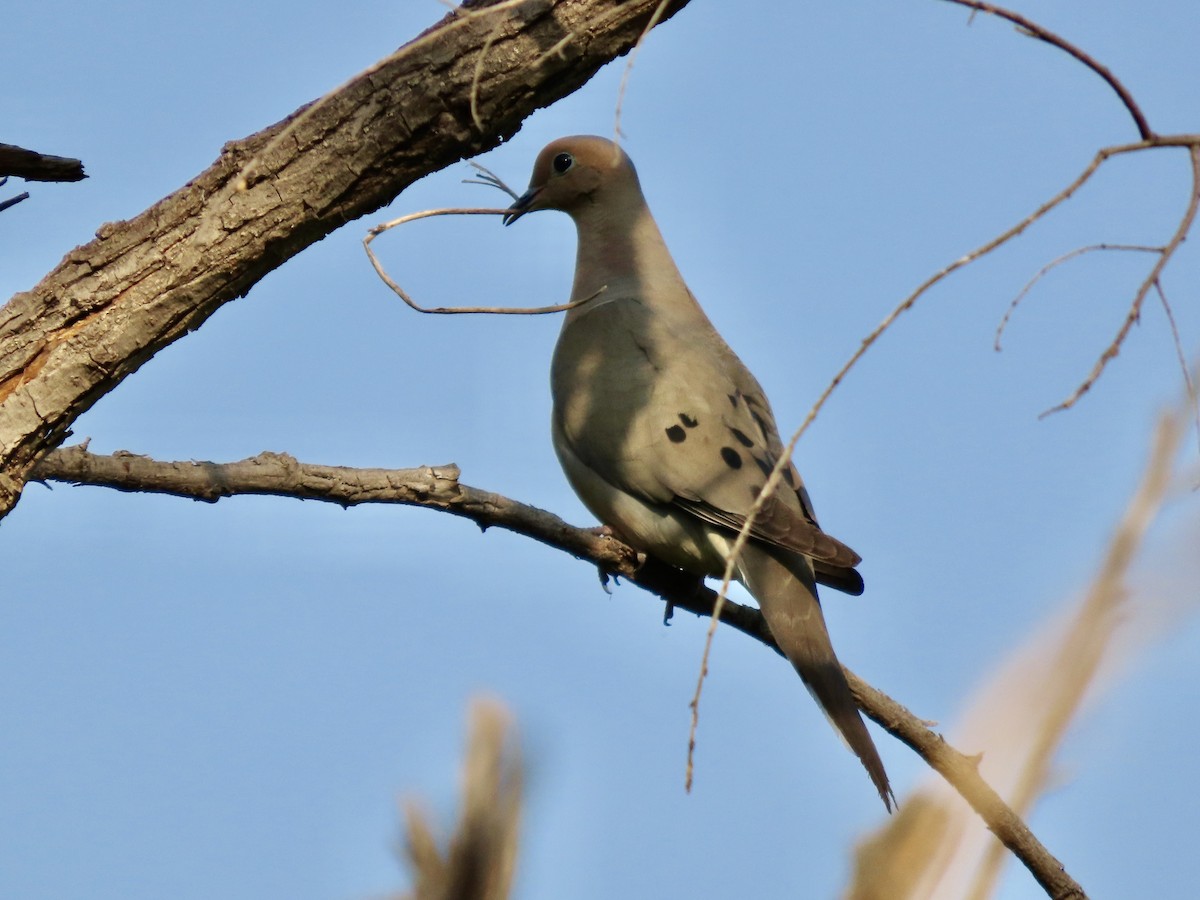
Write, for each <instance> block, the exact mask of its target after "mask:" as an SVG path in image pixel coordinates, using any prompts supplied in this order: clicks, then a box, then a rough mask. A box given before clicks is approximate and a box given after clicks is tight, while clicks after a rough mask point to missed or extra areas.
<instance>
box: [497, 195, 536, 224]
mask: <svg viewBox="0 0 1200 900" xmlns="http://www.w3.org/2000/svg"><path fill="white" fill-rule="evenodd" d="M541 192H542V189H541V188H540V187H531V188H530V189H529V190H527V191H526V192H525V193H523V194H522V195H521V196H520V197H518V198H517V201H516V202H515V203H514V204H513V205H512V206H510V207H509V208H508V212H506V213H505V214H504V224H505V225H511V224H512V223H513V222H515V221H517V219H519V218H521V216H523V215H525V213H527V212H532V211H533V210H532V206H533V201H534V200H536V199H537V195H538V194H540V193H541Z"/></svg>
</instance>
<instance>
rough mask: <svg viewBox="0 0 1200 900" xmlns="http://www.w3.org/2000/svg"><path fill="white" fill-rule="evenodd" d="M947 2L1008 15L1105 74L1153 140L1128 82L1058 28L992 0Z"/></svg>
mask: <svg viewBox="0 0 1200 900" xmlns="http://www.w3.org/2000/svg"><path fill="white" fill-rule="evenodd" d="M947 2H949V3H954V4H957V5H958V6H965V7H967V8H969V9H972V10H978V11H979V12H985V13H988V14H990V15H993V16H996V17H998V18H1001V19H1007V20H1008V21H1009V22H1012V23H1013V24H1014V25H1016V26H1017V27H1019V28H1020V29H1021V30H1022V31H1024V32H1025V34H1027V35H1028V36H1030V37H1034V38H1037V39H1038V40H1039V41H1044V42H1045V43H1047V44H1051V45H1052V46H1055V47H1057V48H1058V49H1060V50H1062V51H1064V52H1066V53H1068V54H1070V55H1071V56H1072V57H1074V58H1075V59H1076V60H1078V61H1079V62H1081V63H1083V64H1084V65H1085V66H1087V67H1088V68H1089V69H1091V70H1092V71H1093V72H1095V73H1096V74H1097V75H1099V76H1100V77H1101V78H1103V79H1104V81H1105V83H1106V84H1108V86H1109V87H1110V88H1112V89H1113V90H1114V91H1115V92H1116V94H1117V96H1118V97H1120V98H1121V102H1122V103H1123V104H1124V105H1125V108H1126V109H1127V110H1128V111H1129V115H1130V116H1132V117H1133V122H1134V125H1135V126H1136V127H1137V130H1138V135H1139V136H1140V137H1141V139H1142V140H1143V141H1149V140H1153V138H1154V137H1155V134H1154V132H1153V131H1152V130H1151V128H1150V124H1149V123H1148V122H1147V121H1146V116H1145V115H1144V114H1143V113H1142V110H1141V107H1139V106H1138V105H1137V102H1136V101H1135V100H1134V99H1133V95H1132V94H1130V93H1129V90H1128V89H1127V88H1126V87H1125V85H1123V84H1122V83H1121V82H1120V81H1119V80H1118V79H1117V77H1116V76H1115V75H1113V73H1112V72H1111V71H1109V69H1108V67H1107V66H1105V65H1102V64H1101V63H1100V62H1098V61H1097V60H1096V59H1095V58H1093V57H1092V56H1091V55H1089V54H1088V53H1085V52H1084V51H1083V50H1081V49H1080V48H1079V47H1076V46H1075V45H1074V44H1072V43H1071V42H1070V41H1067V40H1066V39H1065V38H1062V37H1059V36H1058V35H1057V34H1055V33H1054V32H1052V31H1050V30H1049V29H1047V28H1043V27H1042V26H1041V25H1039V24H1037V22H1034V21H1032V20H1031V19H1027V18H1025V17H1024V16H1022V15H1020V14H1019V13H1015V12H1012V11H1010V10H1007V9H1004V8H1003V7H1000V6H993V5H992V4H991V3H980V2H978V0H947Z"/></svg>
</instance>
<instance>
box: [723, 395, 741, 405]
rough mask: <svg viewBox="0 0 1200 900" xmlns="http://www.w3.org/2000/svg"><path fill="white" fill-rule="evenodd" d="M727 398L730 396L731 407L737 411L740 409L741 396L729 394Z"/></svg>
mask: <svg viewBox="0 0 1200 900" xmlns="http://www.w3.org/2000/svg"><path fill="white" fill-rule="evenodd" d="M726 396H728V397H729V403H730V405H731V406H732V407H733V408H734V409H737V407H738V398H739V397H740V396H741V395H740V394H727V395H726Z"/></svg>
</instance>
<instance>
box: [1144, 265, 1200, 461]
mask: <svg viewBox="0 0 1200 900" xmlns="http://www.w3.org/2000/svg"><path fill="white" fill-rule="evenodd" d="M1154 290H1155V292H1156V293H1157V294H1158V299H1159V301H1161V303H1162V308H1163V312H1165V313H1166V314H1167V324H1168V325H1169V326H1170V328H1171V340H1172V341H1173V342H1174V344H1175V358H1176V359H1177V360H1178V361H1179V371H1180V372H1181V373H1182V374H1183V385H1184V388H1185V389H1186V391H1187V408H1188V411H1189V414H1190V415H1191V417H1192V421H1193V423H1194V424H1195V427H1196V446H1197V448H1198V449H1200V402H1198V401H1197V397H1196V382H1195V381H1194V380H1193V379H1192V370H1191V367H1190V366H1189V365H1188V362H1187V356H1186V355H1185V354H1184V352H1183V342H1182V341H1181V340H1180V338H1179V328H1178V326H1177V325H1176V324H1175V313H1174V311H1173V310H1172V309H1171V304H1170V303H1169V302H1168V301H1167V292H1166V291H1164V290H1163V286H1162V283H1161V282H1158V281H1156V282H1154Z"/></svg>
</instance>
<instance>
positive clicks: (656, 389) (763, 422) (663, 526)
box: [504, 137, 895, 810]
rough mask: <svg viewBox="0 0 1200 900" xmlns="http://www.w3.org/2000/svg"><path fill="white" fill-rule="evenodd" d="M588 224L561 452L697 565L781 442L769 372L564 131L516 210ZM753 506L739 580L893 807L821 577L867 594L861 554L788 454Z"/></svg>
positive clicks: (717, 557)
mask: <svg viewBox="0 0 1200 900" xmlns="http://www.w3.org/2000/svg"><path fill="white" fill-rule="evenodd" d="M539 209H556V210H561V211H563V212H565V213H567V214H568V215H569V216H570V217H571V218H572V219H573V220H574V222H575V226H576V229H577V230H578V234H579V248H578V255H577V258H576V265H575V283H574V287H573V288H572V291H571V298H572V300H584V299H585V298H591V299H588V300H587V301H586V302H585V303H583V304H581V305H579V306H576V307H574V308H572V309H571V310H569V311H568V312H567V315H566V320H565V321H564V323H563V328H562V332H561V334H560V335H559V338H558V345H557V346H556V347H555V350H554V361H553V364H552V369H551V390H552V393H553V397H554V411H553V425H552V430H553V438H554V449H555V451H556V452H557V454H558V458H559V461H560V462H561V463H562V467H563V470H564V471H565V472H566V475H567V479H568V480H569V481H570V483H571V486H572V487H573V488H574V489H575V492H576V493H577V494H578V495H579V497H580V499H581V500H582V501H583V503H584V505H585V506H587V508H588V509H589V510H590V511H591V512H592V513H593V514H594V515H596V516H597V517H599V519H600V520H601V521H602V522H603V523H604V524H606V525H608V526H609V527H611V528H612V529H613V531H614V532H616V533H617V535H618V536H619V537H621V538H622V539H624V540H625V541H627V542H628V543H629V544H631V545H632V546H633V547H635V548H637V549H639V550H642V551H644V552H646V553H648V554H650V555H652V556H654V557H657V558H658V559H661V560H663V561H665V562H668V563H671V564H673V565H675V566H678V567H680V568H682V569H684V570H686V571H688V572H692V573H694V574H696V575H699V576H712V575H720V574H721V573H722V572H724V570H725V565H726V560H727V559H728V556H729V553H730V550H731V549H732V545H733V542H734V540H735V538H736V537H737V534H738V531H739V529H741V527H742V526H743V525H744V524H745V521H746V517H747V515H748V514H749V512H750V508H751V506H752V505H753V504H754V502H755V499H756V498H757V496H758V494H759V491H760V490H761V489H762V487H763V484H764V482H765V480H766V478H767V475H768V474H769V473H770V471H771V469H772V467H773V466H774V465H775V463H776V461H777V460H778V459H779V457H780V456H781V455H782V453H783V445H782V442H781V441H780V439H779V431H778V428H777V427H776V425H775V420H774V416H773V415H772V413H771V407H770V405H769V404H768V403H767V398H766V396H765V394H764V393H763V390H762V388H761V387H760V386H759V384H758V381H756V380H755V378H754V376H753V375H751V374H750V372H749V371H748V370H747V369H746V367H745V366H744V365H743V364H742V362H741V360H739V359H738V358H737V356H735V355H734V353H733V351H732V350H731V349H730V348H729V346H728V345H727V344H726V343H725V341H724V340H722V338H721V336H720V335H719V334H717V331H716V329H715V328H713V326H712V323H711V322H709V320H708V317H707V316H706V315H705V314H704V312H703V310H701V308H700V306H699V304H697V302H696V300H695V298H694V297H693V296H692V294H691V291H689V290H688V288H687V285H686V284H685V283H684V281H683V277H682V276H681V275H680V274H679V270H678V269H677V268H676V267H675V263H674V261H673V260H672V259H671V255H670V253H669V252H668V251H667V246H666V244H665V243H664V241H663V238H662V235H661V234H660V233H659V230H658V226H657V225H656V224H655V222H654V218H653V217H652V216H651V215H650V210H649V209H648V208H647V206H646V201H645V199H644V198H643V196H642V190H641V187H640V185H639V183H638V177H637V173H636V172H635V170H634V167H633V163H632V162H631V161H630V159H629V157H628V156H626V155H625V153H624V151H622V150H621V149H620V148H619V147H618V146H617V145H616V144H614V143H612V142H611V141H608V140H605V139H604V138H599V137H566V138H560V139H559V140H557V141H554V142H553V143H551V144H550V145H549V146H547V147H546V148H545V149H544V150H542V152H541V153H540V154H539V155H538V158H537V162H536V163H535V165H534V167H533V177H532V179H531V180H530V183H529V190H528V191H526V192H525V194H524V195H522V196H521V197H520V198H519V199H518V200H517V201H516V202H515V203H514V204H513V205H512V206H511V207H509V209H508V214H507V215H506V216H505V217H504V222H505V224H506V225H511V224H512V223H513V222H515V221H516V220H517V219H519V218H520V217H521V216H523V215H524V214H525V213H528V212H533V211H534V210H539ZM783 479H784V480H783V483H781V484H780V486H779V489H777V490H776V492H775V494H774V495H773V496H772V497H771V498H769V499H768V500H767V502H766V504H765V505H764V506H763V508H762V509H761V511H760V512H759V514H758V515H757V516H756V517H755V518H754V522H753V526H752V528H751V530H750V540H749V541H748V542H747V543H746V545H745V547H744V549H743V550H742V552H741V555H740V557H739V559H738V561H737V565H736V577H737V578H738V580H739V581H741V582H742V584H743V585H745V587H746V588H747V589H748V590H749V591H750V593H751V594H752V595H753V596H754V598H755V599H756V600H757V601H758V604H759V606H760V608H761V609H762V613H763V616H764V617H765V619H766V622H767V625H768V627H769V628H770V629H771V634H772V636H773V637H774V638H775V641H776V643H778V644H779V647H780V648H781V649H782V650H783V652H784V654H785V655H786V656H787V658H788V659H789V660H790V661H791V663H792V665H793V666H794V667H795V669H796V671H797V672H799V674H800V677H801V678H802V679H803V680H804V683H805V685H807V687H808V689H809V691H810V692H811V693H812V695H813V696H814V697H815V698H816V700H817V702H818V703H819V704H820V705H821V707H822V709H823V710H824V711H825V713H826V715H827V716H828V717H829V719H830V721H831V722H832V723H833V725H834V726H835V727H836V728H837V729H838V731H840V732H841V734H842V736H843V737H844V738H845V740H846V742H847V743H848V744H849V746H850V748H851V749H852V750H853V751H854V752H855V753H856V754H857V755H858V758H859V759H860V760H861V761H862V764H863V766H864V767H865V768H866V770H867V773H868V774H869V775H870V777H871V780H872V781H873V782H874V784H875V787H876V788H877V789H878V791H879V795H880V796H881V797H882V798H883V802H884V805H885V806H886V807H887V808H888V809H889V810H890V809H891V805H892V803H893V802H894V799H895V798H894V796H893V794H892V790H891V787H890V786H889V784H888V778H887V774H886V772H885V771H884V768H883V763H882V761H881V760H880V758H879V753H878V751H877V750H876V749H875V744H874V743H873V742H872V740H871V736H870V734H869V733H868V732H867V729H866V726H865V725H864V724H863V721H862V718H861V717H860V716H859V713H858V709H857V707H856V706H855V703H854V699H853V697H852V696H851V694H850V687H849V685H848V684H847V682H846V677H845V675H844V674H843V672H842V668H841V665H840V664H839V663H838V660H837V656H836V655H835V654H834V651H833V645H832V644H831V643H830V640H829V632H828V630H827V629H826V627H825V620H824V617H823V615H822V614H821V606H820V602H819V601H818V599H817V590H816V584H815V582H817V581H819V582H821V583H823V584H827V585H830V586H832V587H835V588H838V589H839V590H843V591H846V592H848V593H851V594H859V593H862V587H863V583H862V578H861V577H860V576H859V574H858V572H857V571H855V569H854V567H855V566H856V565H858V563H859V561H860V558H859V556H858V554H856V553H855V552H854V551H853V550H851V549H850V548H849V547H847V546H846V545H845V544H843V543H841V542H840V541H837V540H835V539H834V538H832V537H830V536H829V535H827V534H825V532H823V531H822V530H821V529H820V527H819V526H818V525H817V520H816V518H815V516H814V515H813V511H812V503H811V501H810V500H809V496H808V492H807V490H805V488H804V484H803V483H802V482H801V480H800V476H799V474H798V473H797V472H796V468H795V466H793V465H792V464H791V463H790V462H789V464H788V466H787V467H786V468H785V469H784V470H783Z"/></svg>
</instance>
